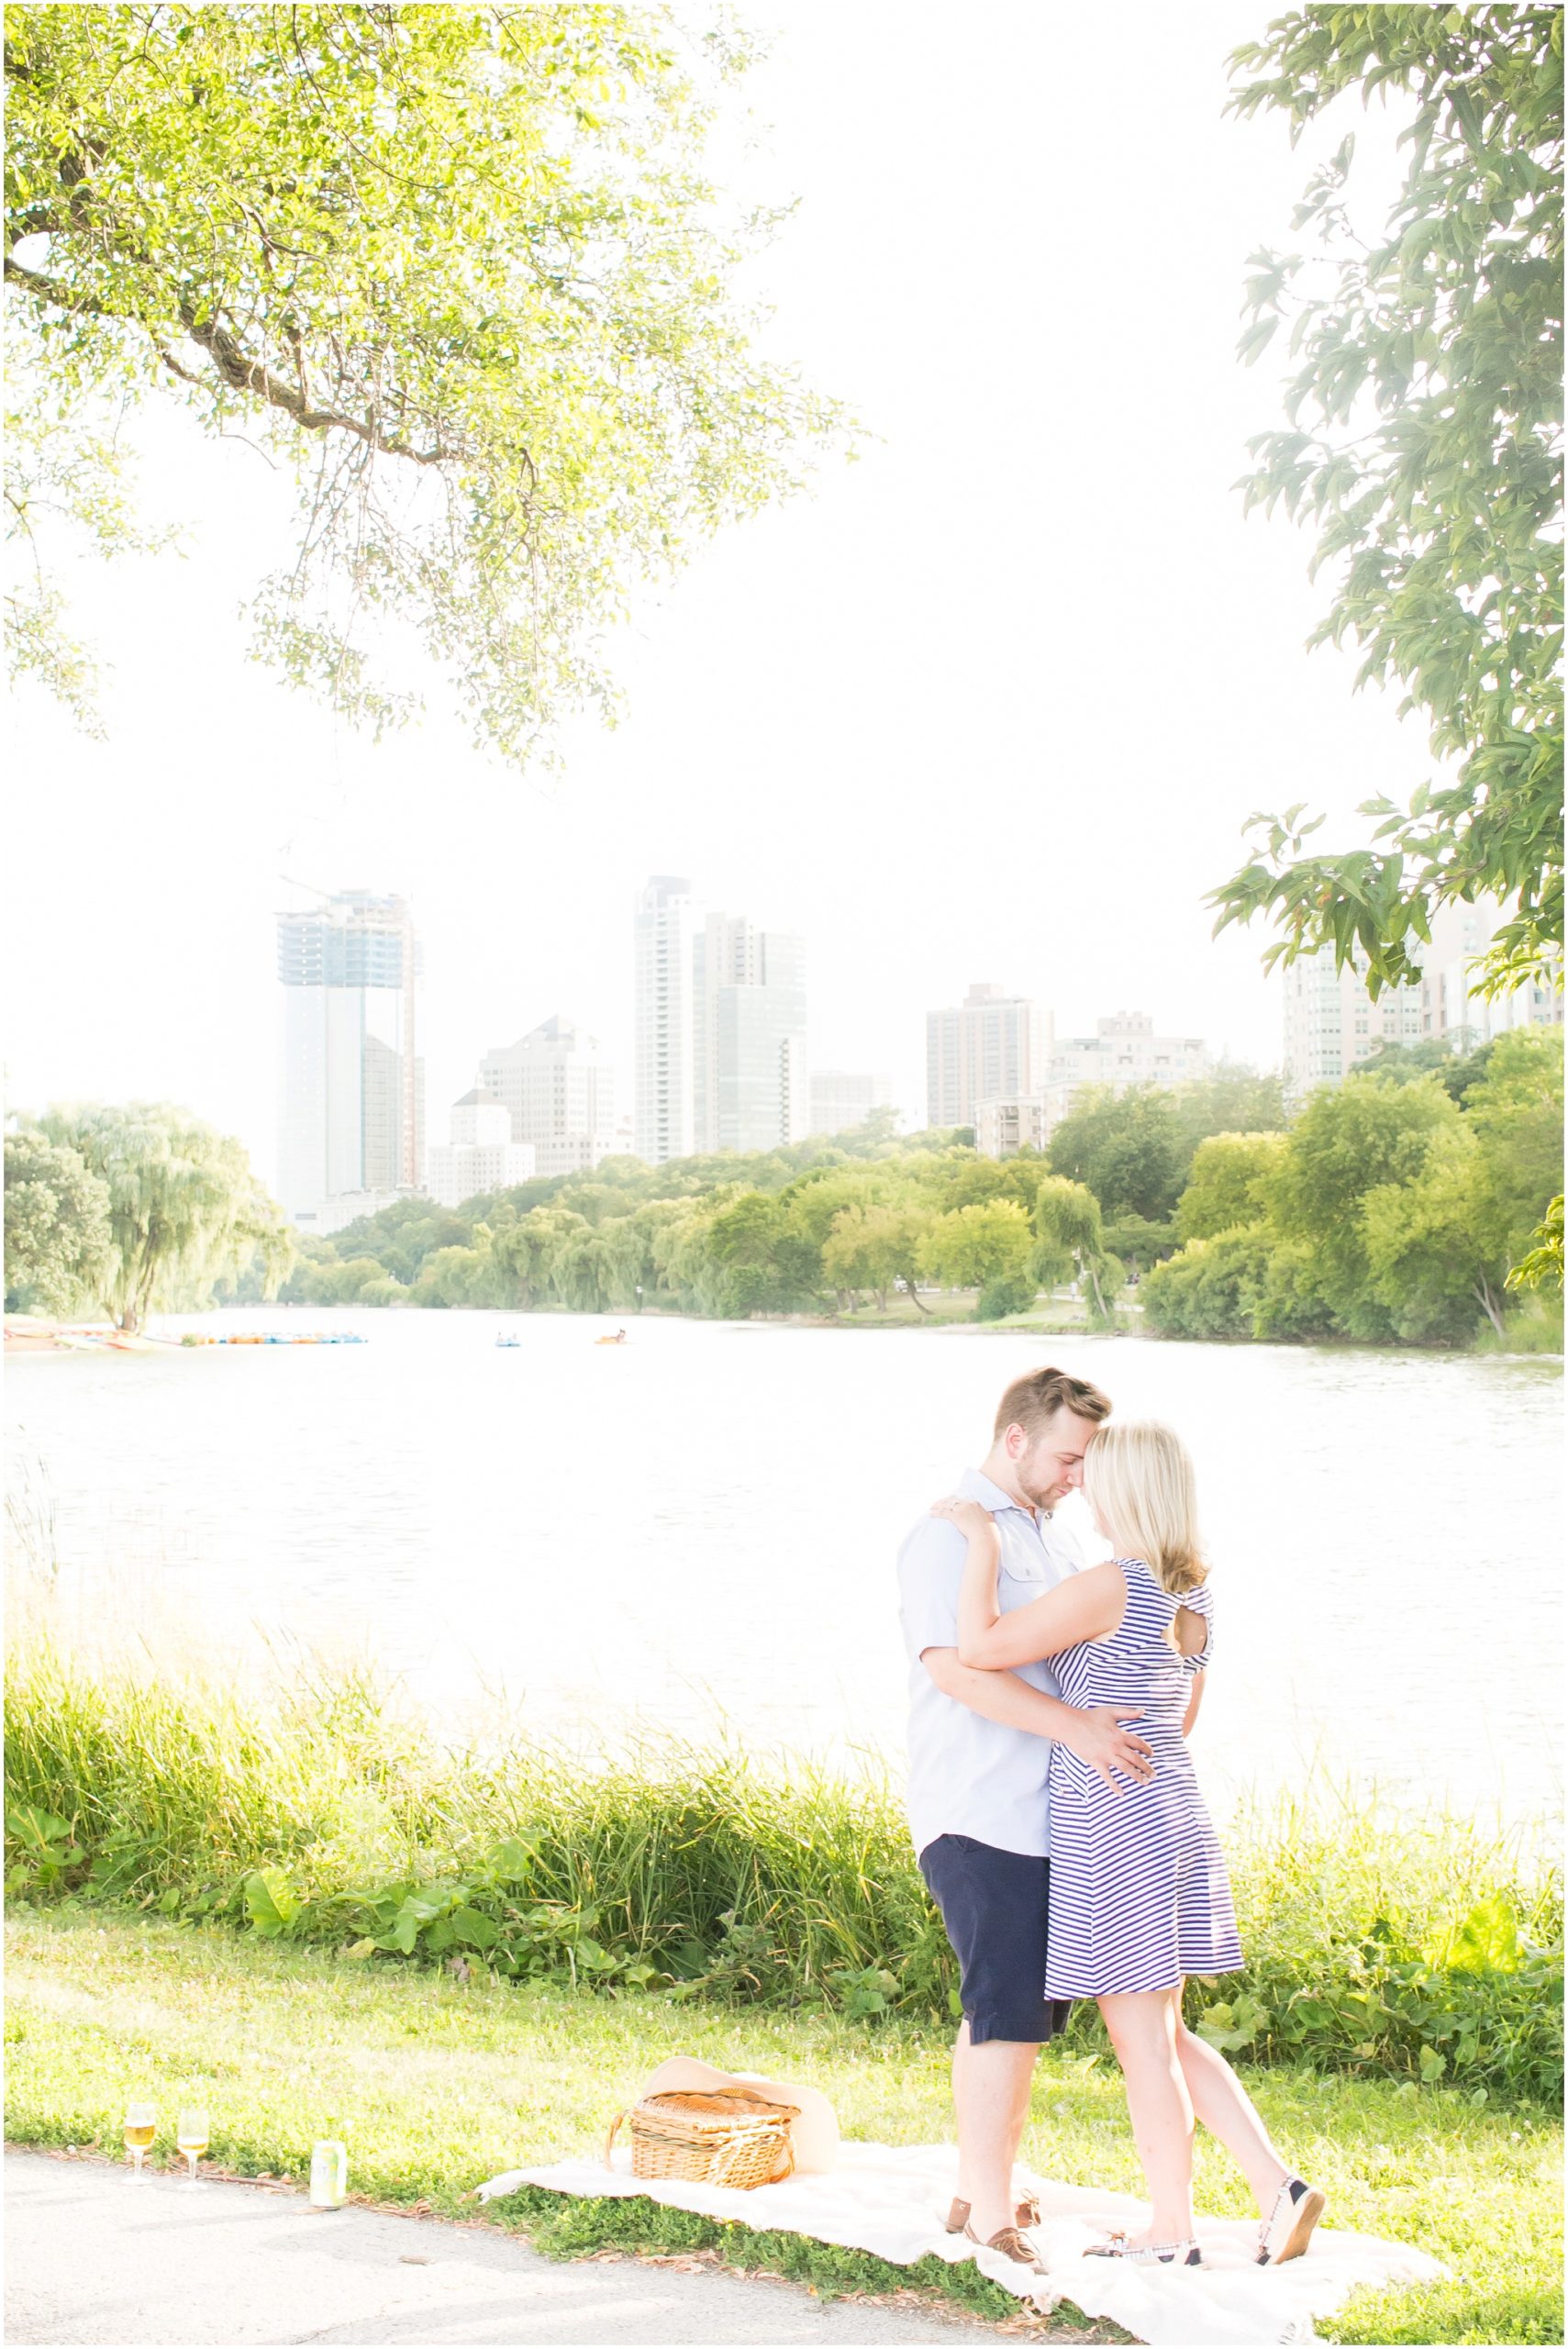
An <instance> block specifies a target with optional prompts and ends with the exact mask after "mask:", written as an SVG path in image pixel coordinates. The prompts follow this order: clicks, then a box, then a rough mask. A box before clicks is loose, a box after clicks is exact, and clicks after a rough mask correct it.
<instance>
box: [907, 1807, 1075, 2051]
mask: <svg viewBox="0 0 1568 2349" xmlns="http://www.w3.org/2000/svg"><path fill="white" fill-rule="evenodd" d="M920 1874H921V1875H922V1876H924V1877H925V1879H926V1884H927V1887H928V1888H929V1892H930V1895H931V1898H932V1899H933V1900H934V1901H935V1902H936V1904H937V1907H938V1908H939V1909H940V1910H941V1912H942V1923H943V1924H944V1925H945V1926H946V1928H947V1937H948V1939H949V1941H950V1942H951V1943H952V1948H953V1955H954V1956H955V1957H956V1958H957V1960H958V1965H959V1977H960V1982H961V1986H962V1987H961V1992H960V1995H961V1996H962V2000H963V2012H964V2019H965V2021H967V2023H968V2025H969V2036H970V2040H971V2042H972V2043H973V2044H974V2045H975V2046H978V2045H979V2044H980V2043H982V2042H983V2041H984V2040H987V2039H1019V2040H1026V2041H1031V2042H1033V2043H1036V2044H1039V2043H1042V2042H1043V2041H1045V2040H1048V2039H1054V2038H1055V2036H1056V2034H1057V2032H1059V2031H1061V2030H1062V2029H1063V2028H1064V2027H1065V2025H1066V2021H1067V2017H1068V2015H1069V2014H1070V2012H1071V2011H1072V2006H1073V2001H1072V2000H1071V1998H1047V1997H1046V1995H1045V1944H1046V1917H1047V1908H1048V1900H1049V1892H1050V1885H1051V1862H1050V1861H1049V1860H1040V1859H1031V1858H1030V1857H1029V1854H1028V1853H1025V1852H999V1851H997V1850H996V1848H995V1845H994V1844H991V1843H977V1842H975V1840H974V1838H973V1836H972V1835H939V1836H938V1837H937V1839H936V1841H935V1842H931V1843H928V1844H927V1846H926V1848H925V1850H924V1851H923V1852H922V1853H921V1854H920Z"/></svg>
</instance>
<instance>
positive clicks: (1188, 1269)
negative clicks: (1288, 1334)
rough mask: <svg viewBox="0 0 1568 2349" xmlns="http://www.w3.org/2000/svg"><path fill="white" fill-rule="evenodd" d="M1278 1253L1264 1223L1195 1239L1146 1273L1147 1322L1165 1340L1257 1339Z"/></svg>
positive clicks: (1145, 1303) (1143, 1288) (1141, 1293)
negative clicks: (1258, 1314)
mask: <svg viewBox="0 0 1568 2349" xmlns="http://www.w3.org/2000/svg"><path fill="white" fill-rule="evenodd" d="M1272 1257H1273V1234H1272V1232H1270V1231H1269V1230H1268V1229H1267V1227H1266V1226H1262V1225H1256V1224H1255V1225H1253V1226H1252V1227H1251V1229H1250V1230H1243V1229H1226V1230H1220V1231H1218V1232H1217V1233H1216V1234H1215V1235H1214V1236H1213V1237H1212V1238H1203V1239H1195V1240H1190V1241H1188V1242H1187V1244H1186V1246H1185V1247H1184V1248H1183V1249H1181V1250H1180V1251H1179V1252H1178V1253H1177V1254H1176V1255H1174V1256H1168V1257H1167V1258H1166V1259H1165V1261H1164V1263H1163V1264H1156V1265H1154V1266H1153V1267H1152V1269H1151V1271H1150V1272H1149V1274H1148V1275H1146V1276H1145V1279H1144V1282H1143V1286H1142V1288H1141V1289H1140V1292H1139V1294H1140V1297H1141V1300H1142V1304H1143V1318H1144V1322H1145V1324H1146V1326H1147V1327H1148V1328H1149V1329H1151V1330H1153V1331H1155V1333H1156V1334H1157V1335H1158V1336H1160V1337H1162V1338H1251V1337H1255V1336H1256V1334H1257V1331H1256V1328H1255V1325H1254V1316H1255V1314H1256V1311H1257V1308H1258V1304H1259V1301H1260V1299H1261V1298H1262V1294H1263V1289H1264V1286H1265V1283H1266V1281H1267V1278H1268V1271H1269V1264H1270V1262H1271V1260H1272Z"/></svg>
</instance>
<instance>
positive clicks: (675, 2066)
mask: <svg viewBox="0 0 1568 2349" xmlns="http://www.w3.org/2000/svg"><path fill="white" fill-rule="evenodd" d="M701 2090H706V2091H707V2092H708V2093H710V2094H717V2093H723V2092H725V2091H731V2092H733V2091H740V2092H741V2093H743V2094H745V2095H748V2096H751V2097H755V2098H757V2099H760V2101H761V2102H762V2104H764V2105H770V2104H771V2105H777V2106H780V2107H783V2108H784V2109H785V2110H790V2109H793V2110H794V2112H795V2119H794V2120H792V2121H790V2123H789V2135H790V2143H791V2145H792V2146H793V2148H794V2151H795V2168H796V2170H797V2171H801V2170H830V2169H836V2168H837V2167H838V2164H839V2122H838V2118H837V2116H836V2114H835V2113H834V2110H833V2108H832V2106H831V2105H830V2104H829V2103H828V2099H827V2098H826V2097H825V2096H824V2095H823V2093H822V2091H821V2089H820V2088H814V2087H806V2084H805V2083H804V2082H803V2081H795V2080H773V2079H768V2078H767V2077H765V2076H763V2075H762V2073H760V2072H721V2071H720V2070H719V2069H718V2067H717V2065H714V2064H705V2063H703V2062H702V2060H701V2059H700V2057H698V2056H695V2055H672V2056H671V2057H670V2058H669V2059H668V2061H667V2062H665V2063H662V2064H661V2065H660V2066H659V2068H658V2070H657V2071H656V2072H653V2073H651V2074H650V2076H649V2077H648V2078H647V2079H646V2080H644V2081H643V2083H642V2086H641V2087H639V2089H638V2091H637V2095H636V2097H635V2099H633V2101H634V2102H635V2103H637V2104H641V2103H643V2102H645V2101H646V2099H648V2098H649V2097H653V2096H660V2095H664V2094H668V2093H671V2092H673V2091H678V2092H686V2093H690V2092H693V2091H701Z"/></svg>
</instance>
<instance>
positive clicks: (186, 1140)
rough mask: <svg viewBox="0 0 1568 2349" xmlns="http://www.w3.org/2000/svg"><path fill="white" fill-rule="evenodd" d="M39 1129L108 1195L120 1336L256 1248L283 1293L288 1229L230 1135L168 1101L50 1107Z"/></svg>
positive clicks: (111, 1289)
mask: <svg viewBox="0 0 1568 2349" xmlns="http://www.w3.org/2000/svg"><path fill="white" fill-rule="evenodd" d="M39 1123H40V1126H41V1128H42V1130H43V1131H44V1132H45V1133H46V1134H47V1135H48V1137H49V1138H50V1141H55V1142H59V1143H61V1144H62V1145H63V1146H64V1147H65V1148H66V1149H68V1150H73V1151H75V1152H77V1153H78V1154H79V1155H80V1157H81V1158H82V1159H83V1162H84V1163H85V1164H86V1166H87V1167H88V1169H89V1171H90V1172H91V1173H92V1174H94V1175H96V1176H97V1177H98V1179H99V1181H100V1182H101V1183H103V1184H104V1186H106V1190H107V1192H108V1219H109V1243H110V1251H111V1254H110V1263H109V1268H108V1273H107V1276H106V1300H107V1303H108V1305H109V1308H110V1310H111V1311H112V1312H113V1314H114V1316H115V1319H117V1321H118V1323H119V1325H120V1327H121V1329H122V1330H135V1329H138V1328H139V1326H140V1324H141V1322H142V1319H144V1317H145V1316H146V1314H147V1313H148V1311H149V1310H150V1308H151V1306H152V1305H153V1304H154V1303H155V1302H156V1301H157V1299H158V1297H159V1295H160V1293H161V1291H163V1290H165V1289H166V1288H167V1287H168V1286H170V1285H171V1284H172V1283H174V1282H176V1281H179V1282H183V1283H185V1284H190V1283H193V1282H195V1283H197V1284H201V1283H206V1282H208V1281H210V1280H212V1279H213V1278H214V1277H216V1276H217V1275H218V1274H220V1273H223V1272H226V1271H228V1270H229V1269H231V1268H236V1267H238V1266H239V1265H240V1264H244V1263H246V1262H247V1261H248V1260H249V1259H250V1257H251V1256H252V1255H253V1254H255V1253H256V1252H261V1256H262V1258H263V1260H264V1262H265V1263H266V1265H267V1268H268V1287H269V1293H275V1291H276V1288H277V1285H278V1283H279V1282H280V1281H281V1280H282V1278H283V1277H284V1275H285V1274H286V1272H287V1271H288V1268H289V1266H290V1264H292V1262H293V1261H294V1247H293V1241H292V1239H291V1236H290V1233H289V1230H288V1226H287V1225H286V1223H285V1222H284V1217H283V1210H282V1209H281V1208H279V1207H278V1206H277V1204H276V1203H275V1201H273V1200H272V1199H270V1198H269V1197H267V1195H266V1193H265V1192H264V1191H263V1190H262V1189H261V1186H260V1185H259V1184H258V1182H257V1181H256V1178H255V1176H254V1175H253V1174H252V1173H251V1171H250V1160H249V1159H248V1158H247V1157H246V1155H245V1152H244V1151H243V1150H242V1149H241V1147H240V1145H239V1142H237V1141H233V1140H232V1139H231V1138H230V1137H229V1136H228V1134H220V1133H218V1132H217V1131H215V1130H214V1129H213V1128H212V1127H211V1126H208V1125H205V1124H204V1123H203V1122H202V1120H201V1119H199V1118H193V1117H192V1116H191V1115H190V1113H189V1111H188V1110H184V1109H178V1108H172V1106H171V1105H170V1104H169V1103H167V1102H131V1103H130V1104H129V1105H128V1107H126V1108H97V1107H95V1108H85V1109H68V1110H67V1109H51V1110H50V1112H49V1114H48V1116H47V1117H45V1118H43V1119H40V1120H39Z"/></svg>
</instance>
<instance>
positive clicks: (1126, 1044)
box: [974, 1011, 1209, 1158]
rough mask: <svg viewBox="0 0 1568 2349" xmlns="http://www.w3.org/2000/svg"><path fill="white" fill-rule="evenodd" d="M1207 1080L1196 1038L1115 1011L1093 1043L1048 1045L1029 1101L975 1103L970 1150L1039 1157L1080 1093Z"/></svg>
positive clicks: (1087, 1039)
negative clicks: (1160, 1032) (1161, 1031)
mask: <svg viewBox="0 0 1568 2349" xmlns="http://www.w3.org/2000/svg"><path fill="white" fill-rule="evenodd" d="M1208 1073H1209V1057H1208V1047H1207V1044H1206V1043H1205V1042H1204V1041H1203V1039H1202V1038H1201V1037H1200V1036H1157V1035H1156V1034H1155V1033H1154V1022H1153V1020H1152V1019H1151V1017H1150V1015H1149V1013H1148V1012H1146V1011H1118V1013H1117V1014H1116V1016H1115V1018H1114V1019H1101V1020H1097V1021H1096V1022H1095V1033H1094V1035H1092V1036H1063V1037H1062V1039H1061V1040H1060V1041H1058V1042H1057V1043H1055V1044H1053V1045H1052V1046H1051V1057H1050V1061H1049V1063H1048V1064H1047V1068H1046V1074H1045V1077H1044V1080H1043V1082H1042V1083H1041V1084H1040V1085H1037V1086H1036V1088H1035V1090H1034V1091H1033V1092H1032V1093H1013V1094H1007V1093H1004V1094H998V1095H996V1096H995V1097H994V1098H992V1099H991V1100H988V1101H981V1102H979V1103H977V1104H976V1107H975V1112H974V1141H975V1147H976V1148H977V1149H978V1150H980V1151H982V1152H984V1155H985V1156H986V1157H988V1158H1010V1157H1012V1156H1013V1154H1014V1152H1017V1151H1019V1150H1043V1149H1044V1148H1045V1146H1046V1144H1047V1142H1048V1141H1050V1139H1051V1135H1052V1133H1053V1132H1054V1131H1055V1130H1056V1128H1057V1127H1058V1126H1059V1125H1060V1124H1061V1122H1062V1119H1063V1118H1065V1117H1067V1116H1068V1115H1069V1114H1070V1112H1071V1110H1072V1108H1073V1101H1074V1099H1075V1097H1077V1095H1078V1094H1080V1093H1081V1092H1082V1091H1083V1090H1084V1086H1085V1085H1104V1086H1108V1087H1109V1089H1110V1090H1111V1091H1112V1092H1113V1093H1125V1092H1126V1091H1127V1090H1128V1088H1129V1086H1131V1085H1194V1084H1196V1083H1197V1081H1198V1080H1199V1079H1200V1078H1202V1077H1205V1076H1207V1074H1208Z"/></svg>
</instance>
